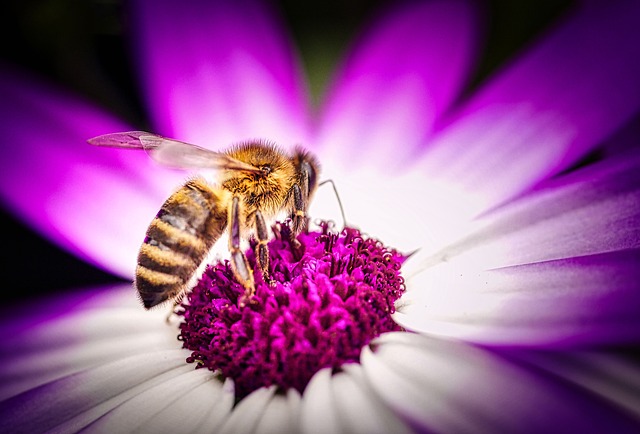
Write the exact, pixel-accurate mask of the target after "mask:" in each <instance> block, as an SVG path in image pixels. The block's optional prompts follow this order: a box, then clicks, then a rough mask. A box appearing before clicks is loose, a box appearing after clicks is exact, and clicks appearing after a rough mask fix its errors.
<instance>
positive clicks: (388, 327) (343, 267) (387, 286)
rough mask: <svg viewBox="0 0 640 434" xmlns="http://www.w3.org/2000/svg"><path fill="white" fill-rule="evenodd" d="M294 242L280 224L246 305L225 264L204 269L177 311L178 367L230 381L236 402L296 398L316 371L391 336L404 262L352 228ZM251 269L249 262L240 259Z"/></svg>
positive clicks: (250, 254) (249, 255)
mask: <svg viewBox="0 0 640 434" xmlns="http://www.w3.org/2000/svg"><path fill="white" fill-rule="evenodd" d="M330 229H331V228H330V225H329V224H328V223H324V222H323V223H322V224H321V231H320V232H308V233H302V234H300V235H299V236H298V237H297V241H291V239H290V234H291V232H290V229H289V226H288V225H287V224H280V225H277V226H276V227H275V229H274V233H275V238H274V239H273V240H271V241H270V242H269V256H270V270H271V276H270V277H271V279H272V282H271V284H268V283H265V282H264V279H263V278H262V275H261V273H259V272H256V273H255V281H256V285H255V286H256V291H255V295H254V296H253V297H252V298H251V299H250V300H249V301H247V299H246V296H245V289H244V288H243V287H242V285H240V284H239V283H237V282H236V280H235V278H234V276H233V272H232V271H231V267H230V265H229V262H228V261H225V262H224V263H218V264H214V265H210V266H209V267H208V268H207V269H206V271H205V272H204V275H203V276H202V278H201V279H200V281H199V282H198V284H197V285H196V286H195V288H194V289H193V290H192V291H191V292H190V293H189V295H188V300H187V301H186V302H184V303H183V305H182V308H183V309H184V312H182V313H180V314H181V315H183V316H184V321H183V322H182V323H181V324H180V335H179V336H178V339H179V340H181V341H182V342H183V346H184V348H187V349H190V350H191V351H192V354H191V357H189V358H188V359H187V362H190V363H193V362H197V363H198V366H197V367H206V368H208V369H210V370H212V371H218V372H220V373H221V375H222V376H223V377H225V378H232V379H233V380H234V384H235V390H236V399H237V400H240V399H242V398H243V397H245V396H246V395H248V394H249V393H251V392H253V391H254V390H256V389H258V388H260V387H265V386H271V385H274V384H275V385H277V386H278V387H279V388H280V389H282V390H286V389H288V388H295V389H297V390H298V391H299V392H302V391H303V390H304V388H305V386H306V385H307V383H308V382H309V380H310V379H311V377H312V376H313V375H314V374H315V373H316V372H317V371H319V370H320V369H323V368H332V369H334V370H338V369H339V368H340V366H342V365H343V364H344V363H349V362H358V361H359V357H360V350H361V349H362V347H363V346H364V345H367V344H368V343H369V342H370V341H371V340H372V339H373V338H374V337H376V336H378V335H380V334H381V333H384V332H389V331H397V330H401V328H400V327H399V326H398V325H397V324H396V323H395V322H394V321H393V320H392V319H391V314H392V313H393V312H394V302H395V301H396V300H397V299H398V298H399V297H400V295H401V294H402V293H403V292H404V280H403V278H402V277H401V276H400V267H401V265H402V262H403V261H404V259H405V258H404V256H402V255H401V254H400V253H398V252H396V251H395V250H392V249H389V248H387V247H385V246H384V245H383V244H382V243H381V242H379V241H377V240H375V239H370V238H365V237H363V236H362V235H361V234H360V232H359V231H358V230H357V229H353V228H345V229H343V230H342V232H341V233H339V234H338V233H333V232H332V231H331V230H330ZM247 259H248V260H249V263H250V264H251V266H252V267H253V269H256V268H257V267H256V266H255V265H256V264H255V255H254V254H253V252H252V251H249V252H247Z"/></svg>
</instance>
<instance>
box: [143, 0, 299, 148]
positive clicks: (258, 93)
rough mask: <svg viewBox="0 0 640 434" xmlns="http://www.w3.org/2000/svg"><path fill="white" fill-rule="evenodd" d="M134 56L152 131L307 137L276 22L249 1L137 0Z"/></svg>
mask: <svg viewBox="0 0 640 434" xmlns="http://www.w3.org/2000/svg"><path fill="white" fill-rule="evenodd" d="M137 6H138V7H137V9H136V18H137V21H136V22H137V26H138V30H139V42H140V44H139V50H138V62H139V64H140V77H141V83H142V85H143V88H144V90H145V91H146V97H147V105H148V108H149V112H150V113H151V114H152V116H153V118H154V119H155V122H156V125H157V128H158V129H159V132H162V133H163V134H164V135H168V136H172V137H175V138H179V139H180V140H185V141H189V142H193V143H197V144H199V145H201V146H209V147H213V148H219V147H221V146H226V145H228V144H230V143H235V142H238V141H241V140H244V139H252V138H265V139H269V140H275V141H277V142H279V143H281V144H283V145H290V144H295V143H303V142H304V143H307V142H308V140H307V131H306V125H307V118H306V94H305V90H304V86H303V84H302V82H301V79H300V77H301V75H300V74H299V66H298V64H297V59H296V57H295V55H294V53H293V50H292V48H291V44H290V42H289V40H288V39H287V38H286V35H284V34H283V32H282V30H281V29H280V23H279V22H278V21H277V20H276V19H275V18H274V16H273V14H272V11H270V10H269V9H268V8H267V7H266V6H265V5H264V4H261V3H259V2H251V1H240V2H220V1H211V2H205V1H197V2H175V1H144V0H143V1H139V2H138V5H137Z"/></svg>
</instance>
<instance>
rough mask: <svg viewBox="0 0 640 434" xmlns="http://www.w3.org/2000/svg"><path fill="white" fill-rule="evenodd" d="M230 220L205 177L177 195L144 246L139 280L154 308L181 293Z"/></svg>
mask: <svg viewBox="0 0 640 434" xmlns="http://www.w3.org/2000/svg"><path fill="white" fill-rule="evenodd" d="M226 224H227V210H226V209H225V208H224V206H223V204H222V201H221V198H220V197H219V195H218V193H216V191H214V190H213V189H212V188H211V187H210V186H209V185H207V183H206V182H204V180H202V179H194V180H191V181H189V182H187V183H186V184H185V185H184V186H183V187H182V188H180V189H179V190H178V191H176V192H175V193H174V194H173V195H171V196H170V197H169V198H168V199H167V201H166V202H165V203H164V204H163V205H162V208H161V209H160V211H159V212H158V214H157V215H156V217H155V218H154V219H153V221H152V222H151V224H150V225H149V229H148V230H147V236H146V238H145V240H144V243H143V244H142V247H141V248H140V253H139V255H138V267H137V268H136V279H135V285H136V288H137V290H138V293H139V294H140V298H141V299H142V302H143V303H144V306H145V307H146V308H147V309H149V308H151V307H153V306H155V305H157V304H160V303H162V302H163V301H165V300H167V299H169V298H173V297H175V296H177V295H178V294H180V293H181V292H182V291H183V290H184V288H185V285H186V284H187V283H188V282H189V280H190V279H191V277H192V276H193V274H194V273H195V272H196V270H197V268H198V267H199V266H200V264H201V263H202V261H203V260H204V259H205V257H206V255H207V253H208V252H209V250H210V249H211V247H212V246H213V244H214V243H215V242H216V241H217V240H218V238H220V235H221V234H222V232H223V231H224V229H225V227H226Z"/></svg>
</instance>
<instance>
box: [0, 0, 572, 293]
mask: <svg viewBox="0 0 640 434" xmlns="http://www.w3.org/2000/svg"><path fill="white" fill-rule="evenodd" d="M344 3H347V4H346V5H345V4H343V2H337V1H335V2H334V1H321V0H313V1H307V2H299V1H296V0H284V1H281V2H278V3H277V6H278V7H279V8H280V9H281V11H282V13H283V16H284V17H285V20H286V21H287V23H288V25H289V29H290V31H291V32H292V35H293V37H294V38H295V39H296V41H297V44H298V47H299V48H300V50H301V52H302V55H303V60H304V62H305V65H306V67H307V69H308V70H309V71H313V72H314V73H313V75H312V83H311V88H312V91H313V92H314V95H318V94H319V93H320V92H321V90H322V86H323V85H324V82H325V80H326V79H327V78H328V77H329V74H330V70H331V65H333V64H334V63H335V62H336V61H337V59H338V58H339V56H340V54H341V53H342V52H343V50H344V49H345V48H346V47H347V46H348V42H349V40H350V39H351V38H352V37H353V36H354V34H355V33H356V32H357V29H358V28H359V26H360V25H361V24H362V23H364V22H365V21H366V19H367V17H370V16H371V14H372V13H374V12H375V11H377V10H378V8H380V7H384V5H385V1H384V0H377V1H373V0H370V1H365V0H352V1H349V2H344ZM481 4H482V5H483V7H484V8H485V11H486V20H485V25H486V35H487V39H486V42H485V47H484V51H483V52H482V57H481V62H480V65H479V67H478V70H477V71H476V73H475V76H474V79H473V80H472V81H471V83H470V86H469V89H471V88H472V87H473V86H474V85H477V84H478V83H481V82H482V80H483V79H484V78H486V77H487V75H488V74H489V73H490V72H491V71H493V70H495V69H496V68H499V67H500V65H502V64H503V63H504V62H505V61H507V60H508V59H509V57H510V56H513V55H514V53H517V52H518V51H519V50H521V49H522V48H523V47H526V45H527V43H528V42H529V41H531V40H532V39H533V38H535V36H536V35H537V34H539V33H540V32H541V31H543V30H544V29H545V28H546V27H547V26H549V25H550V24H551V23H553V21H554V20H555V19H556V18H557V17H559V16H561V14H562V13H563V11H565V10H566V8H567V7H568V5H569V4H570V3H569V2H567V1H555V0H545V1H540V0H523V1H517V0H516V1H510V0H499V1H498V0H496V1H485V2H481ZM128 25H129V22H128V14H127V6H126V2H125V1H122V0H39V1H34V0H32V1H18V0H10V1H8V2H4V3H3V13H2V17H1V18H0V28H1V29H2V30H1V32H2V37H1V40H0V62H2V63H6V64H10V65H19V66H21V67H24V68H27V69H29V70H31V71H36V72H37V73H39V74H41V75H42V76H44V77H46V78H47V79H48V80H51V81H53V82H55V83H57V84H59V85H61V86H62V87H63V88H67V89H68V90H69V91H71V92H76V93H78V94H80V95H83V96H84V97H86V98H89V99H91V100H93V101H95V103H96V104H98V105H100V106H103V107H107V108H109V109H111V110H112V111H114V112H115V113H118V114H119V115H120V116H122V117H123V118H125V119H127V120H128V121H129V122H131V123H133V124H135V125H140V126H141V127H142V126H144V125H145V124H146V119H145V115H144V111H143V109H142V106H141V103H140V96H139V94H138V93H137V88H136V84H135V82H134V78H133V77H134V73H133V71H132V62H130V59H129V57H128V56H129V52H128V50H129V46H128ZM310 53H313V56H314V57H311V56H310V55H309V54H310ZM318 59H322V61H321V62H320V61H318ZM0 121H1V120H0ZM0 146H1V145H0ZM0 205H2V204H0ZM0 227H1V228H2V231H3V233H4V236H3V237H2V238H3V239H4V240H5V245H4V246H3V248H1V249H0V252H1V255H2V256H1V257H0V260H1V261H2V267H1V270H2V275H3V280H4V285H3V286H4V288H3V290H2V294H3V297H5V300H6V299H7V298H8V299H9V300H11V301H15V300H28V299H29V298H31V297H35V296H37V295H41V294H44V293H52V292H56V291H65V290H69V289H71V288H77V287H81V286H86V285H94V284H102V283H108V282H119V281H120V280H119V279H118V278H116V277H114V276H112V275H110V274H108V273H105V272H103V271H101V270H99V269H97V268H94V267H93V266H90V265H88V264H86V263H84V262H82V261H80V260H78V259H76V258H75V257H74V256H72V255H70V254H68V253H66V252H65V251H63V250H61V249H59V248H58V247H56V246H55V245H53V244H51V243H49V242H48V241H47V240H46V239H44V238H42V237H40V236H39V235H38V234H36V233H34V232H33V231H32V230H31V229H30V228H29V227H27V226H25V225H24V224H23V223H22V222H21V221H19V220H18V219H17V218H15V217H14V216H12V215H11V214H10V213H8V212H7V210H6V209H5V208H4V207H1V206H0Z"/></svg>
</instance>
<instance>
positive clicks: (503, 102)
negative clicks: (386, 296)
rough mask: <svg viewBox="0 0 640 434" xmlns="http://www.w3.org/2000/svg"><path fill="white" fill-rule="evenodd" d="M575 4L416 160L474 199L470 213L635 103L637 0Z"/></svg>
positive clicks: (610, 127)
mask: <svg viewBox="0 0 640 434" xmlns="http://www.w3.org/2000/svg"><path fill="white" fill-rule="evenodd" d="M577 6H578V10H576V11H575V12H574V14H573V16H572V17H571V18H570V19H569V20H567V21H566V22H564V23H563V25H562V26H560V27H558V28H557V29H556V30H555V31H553V32H552V33H551V34H550V35H549V36H548V37H546V38H545V39H543V40H542V41H540V42H539V43H538V44H537V45H534V47H533V49H532V50H531V51H529V52H528V53H527V54H526V55H525V56H523V57H522V58H521V59H519V60H518V61H516V62H515V63H513V64H512V65H510V66H509V67H508V68H506V69H505V70H504V71H503V72H502V73H501V74H499V75H498V76H497V77H496V78H495V79H494V80H493V81H492V82H490V83H488V84H487V85H486V86H485V87H484V88H483V89H482V90H481V91H480V92H479V93H478V94H477V95H476V97H475V98H473V99H472V100H471V101H470V102H469V103H468V104H467V106H466V107H464V108H463V109H462V111H461V112H460V113H459V114H458V115H457V116H456V117H455V118H454V119H452V122H451V125H450V126H449V127H448V128H446V129H444V131H442V132H441V133H440V134H439V135H438V136H437V137H436V139H435V140H434V142H433V143H432V148H431V149H430V152H428V154H427V155H426V156H425V159H424V161H423V162H422V163H421V165H420V167H421V168H422V170H424V172H425V173H429V174H430V176H432V177H435V178H441V179H444V180H451V183H454V184H456V186H457V187H456V188H457V189H458V190H460V191H466V192H468V195H473V196H475V197H476V200H477V202H478V203H477V204H476V206H475V211H476V212H481V211H483V210H486V209H487V208H488V207H491V206H494V205H496V204H498V203H500V202H502V201H504V200H505V199H508V198H510V197H512V196H514V195H516V194H518V193H519V192H522V191H523V190H525V189H527V188H528V187H530V186H531V185H533V184H535V183H536V182H538V181H540V180H542V179H545V178H546V177H548V176H550V175H552V174H555V173H557V172H558V171H560V170H561V169H563V168H566V167H567V166H568V165H569V164H571V163H573V162H575V161H576V160H577V159H578V158H579V157H580V156H582V155H584V154H585V152H587V151H588V150H589V149H591V148H593V147H594V146H595V145H598V144H599V143H600V142H601V141H603V140H604V139H605V138H606V137H607V136H608V135H610V134H612V133H613V132H615V130H616V129H617V128H620V127H621V126H622V125H623V124H624V123H625V122H626V121H628V120H629V119H630V118H631V117H632V116H633V115H634V113H635V112H637V110H638V109H639V108H640V78H639V77H640V44H638V37H639V36H640V33H639V31H638V29H639V28H640V3H638V2H636V1H619V2H578V3H577ZM443 182H444V181H443Z"/></svg>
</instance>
